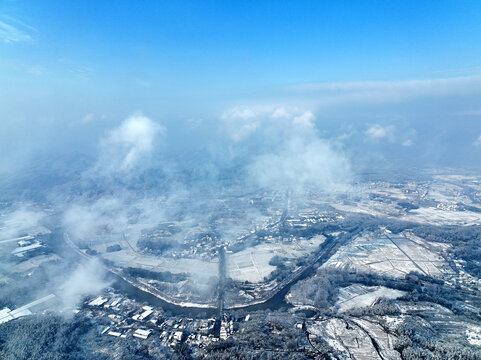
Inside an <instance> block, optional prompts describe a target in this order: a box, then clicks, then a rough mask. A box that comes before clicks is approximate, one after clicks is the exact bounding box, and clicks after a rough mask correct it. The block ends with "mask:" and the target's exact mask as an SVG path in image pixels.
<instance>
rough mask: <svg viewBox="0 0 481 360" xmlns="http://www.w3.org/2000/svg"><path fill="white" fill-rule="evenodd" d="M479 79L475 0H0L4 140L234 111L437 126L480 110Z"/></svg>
mask: <svg viewBox="0 0 481 360" xmlns="http://www.w3.org/2000/svg"><path fill="white" fill-rule="evenodd" d="M480 76H481V2H479V1H116V2H111V1H99V0H97V1H9V0H2V1H0V116H2V122H3V125H2V127H3V134H4V135H3V137H2V135H0V140H1V141H2V142H3V144H5V143H7V141H12V140H11V139H13V138H15V136H12V134H20V133H21V134H23V136H26V135H25V133H26V132H28V131H29V130H31V129H34V130H35V131H40V133H42V134H44V138H48V137H49V136H55V135H57V134H58V133H59V131H62V132H64V133H65V134H67V135H68V134H70V135H72V133H75V134H77V135H78V134H82V133H83V132H86V133H87V132H89V131H93V130H92V129H97V130H99V131H100V129H101V128H102V126H103V125H98V126H99V127H98V128H96V127H95V126H97V125H95V122H100V123H101V122H102V121H103V122H109V121H112V122H115V121H120V120H121V119H122V118H125V117H126V116H128V115H129V114H131V113H132V112H134V111H138V110H140V111H143V112H144V113H145V114H147V115H148V116H151V117H153V118H154V119H155V120H156V121H161V122H169V121H180V120H186V119H187V120H188V119H192V118H202V119H204V118H220V117H221V115H222V114H223V113H224V112H225V111H226V109H229V108H233V107H236V106H253V107H257V108H259V107H263V106H288V107H300V108H303V109H307V110H309V111H312V112H313V113H314V114H315V115H316V117H317V119H321V120H322V119H327V118H329V119H334V120H335V121H337V120H336V119H339V118H341V119H343V121H344V122H345V123H344V125H343V126H344V127H345V128H349V121H352V122H356V121H357V122H360V121H361V122H363V123H365V124H367V125H365V126H369V124H378V123H379V124H381V125H383V126H385V127H389V126H391V124H390V123H389V122H390V121H391V120H392V119H394V120H392V121H394V122H396V121H397V120H396V119H398V118H402V119H403V120H402V121H401V124H398V123H396V124H394V126H396V127H397V129H399V128H406V129H409V128H411V127H413V126H414V125H415V124H414V122H416V121H418V120H416V119H417V118H416V117H423V116H424V119H425V120H424V121H425V123H423V124H424V125H422V126H421V127H420V128H423V126H424V128H425V127H427V128H429V126H428V125H426V121H427V124H432V121H434V120H433V119H434V118H439V116H440V112H441V113H443V114H444V113H446V112H447V111H448V110H449V111H448V112H449V113H450V114H458V115H459V114H463V113H464V114H465V115H466V114H468V113H469V114H470V115H466V116H470V117H472V116H478V115H476V114H477V112H480V113H481V109H480V106H479V105H477V99H479V94H480V93H481V80H480V78H479V77H480ZM366 104H368V105H366ZM440 104H442V106H441V107H440V106H439V105H440ZM346 109H348V110H346ZM380 118H382V119H381V120H380V121H379V119H380ZM390 119H391V120H390ZM426 119H427V120H426ZM94 120H95V121H94ZM334 120H333V121H334ZM444 121H445V122H446V123H452V121H453V120H452V119H451V118H449V117H447V118H445V120H444ZM469 121H471V122H472V121H473V120H472V118H470V120H469ZM75 122H79V123H89V127H90V128H89V129H80V128H74V130H72V126H71V124H72V123H75ZM405 124H408V125H405ZM326 126H327V125H326ZM321 131H322V127H321ZM360 131H361V132H362V130H360ZM366 131H367V130H366ZM475 132H479V134H481V128H479V129H477V128H476V129H475ZM5 134H7V135H5ZM67 135H66V138H68V136H67ZM477 135H478V134H477V133H476V136H477ZM7 137H8V139H7ZM32 137H34V136H32ZM474 140H475V139H474ZM474 140H473V139H470V140H469V141H470V143H472V142H473V141H474Z"/></svg>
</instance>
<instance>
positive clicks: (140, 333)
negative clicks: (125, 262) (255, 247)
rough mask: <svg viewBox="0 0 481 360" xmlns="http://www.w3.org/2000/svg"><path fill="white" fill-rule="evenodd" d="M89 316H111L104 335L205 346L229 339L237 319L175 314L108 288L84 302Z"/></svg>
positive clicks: (83, 309)
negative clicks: (204, 317)
mask: <svg viewBox="0 0 481 360" xmlns="http://www.w3.org/2000/svg"><path fill="white" fill-rule="evenodd" d="M78 311H84V312H85V314H86V315H87V316H90V317H93V318H96V319H99V318H102V319H104V320H103V321H104V322H105V320H106V319H108V320H107V321H108V325H107V324H106V325H103V326H102V327H101V328H99V332H100V334H101V335H105V336H113V337H118V338H128V337H135V338H138V339H141V340H147V339H151V338H153V337H158V339H160V341H161V342H162V344H164V345H166V346H172V347H174V346H175V345H177V344H178V343H180V342H186V343H187V344H189V345H191V346H194V347H198V348H203V347H205V346H207V345H209V344H210V343H213V342H217V341H219V340H226V339H227V338H228V337H229V336H232V335H233V333H234V320H233V319H232V318H228V317H227V316H224V318H223V319H222V321H221V322H220V327H219V322H218V321H217V320H216V319H215V318H208V319H193V318H189V317H180V316H172V315H168V314H166V313H164V312H163V310H161V309H155V308H153V307H152V306H147V305H142V304H140V303H138V302H136V301H134V300H131V299H128V298H126V297H123V296H121V295H119V294H117V293H115V292H114V291H113V290H112V289H108V290H107V292H106V293H105V294H104V295H101V296H98V297H96V298H93V299H88V300H86V301H85V302H84V304H83V306H82V309H81V310H78Z"/></svg>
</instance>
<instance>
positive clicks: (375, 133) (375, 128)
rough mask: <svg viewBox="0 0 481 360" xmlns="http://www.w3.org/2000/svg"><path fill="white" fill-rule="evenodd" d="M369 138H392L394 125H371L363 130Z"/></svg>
mask: <svg viewBox="0 0 481 360" xmlns="http://www.w3.org/2000/svg"><path fill="white" fill-rule="evenodd" d="M364 134H366V135H367V136H368V137H370V138H371V139H382V138H392V137H393V135H394V126H392V125H389V126H381V125H379V124H374V125H371V126H370V127H369V128H368V129H367V130H366V131H365V132H364Z"/></svg>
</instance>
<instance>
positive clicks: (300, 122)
mask: <svg viewBox="0 0 481 360" xmlns="http://www.w3.org/2000/svg"><path fill="white" fill-rule="evenodd" d="M315 120H316V117H315V116H314V114H313V113H312V112H310V111H306V112H304V113H302V114H301V115H299V116H296V117H294V120H293V121H292V124H293V125H294V126H296V127H303V128H311V129H314V127H315V126H314V121H315Z"/></svg>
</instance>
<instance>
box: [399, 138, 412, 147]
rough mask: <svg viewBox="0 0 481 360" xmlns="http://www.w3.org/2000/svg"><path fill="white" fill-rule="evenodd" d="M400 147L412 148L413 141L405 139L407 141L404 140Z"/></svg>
mask: <svg viewBox="0 0 481 360" xmlns="http://www.w3.org/2000/svg"><path fill="white" fill-rule="evenodd" d="M401 145H402V146H405V147H409V146H412V145H413V141H412V140H411V139H407V140H404V141H403V142H402V143H401Z"/></svg>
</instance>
